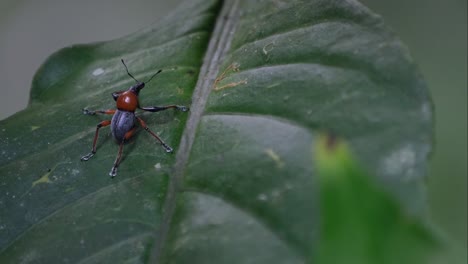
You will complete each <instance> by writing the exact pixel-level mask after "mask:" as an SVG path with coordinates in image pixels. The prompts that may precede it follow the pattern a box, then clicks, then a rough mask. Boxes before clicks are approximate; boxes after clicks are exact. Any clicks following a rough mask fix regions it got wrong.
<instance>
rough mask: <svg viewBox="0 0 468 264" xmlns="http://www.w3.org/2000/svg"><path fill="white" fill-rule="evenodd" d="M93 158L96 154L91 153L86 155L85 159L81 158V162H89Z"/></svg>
mask: <svg viewBox="0 0 468 264" xmlns="http://www.w3.org/2000/svg"><path fill="white" fill-rule="evenodd" d="M92 156H94V153H92V152H91V153H89V154H87V155H84V156H83V157H81V161H88V160H89V159H90V158H91V157H92Z"/></svg>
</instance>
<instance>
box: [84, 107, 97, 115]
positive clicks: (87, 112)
mask: <svg viewBox="0 0 468 264" xmlns="http://www.w3.org/2000/svg"><path fill="white" fill-rule="evenodd" d="M81 111H82V112H83V114H85V115H95V114H96V111H89V110H88V109H86V108H83V109H81Z"/></svg>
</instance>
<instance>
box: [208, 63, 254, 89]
mask: <svg viewBox="0 0 468 264" xmlns="http://www.w3.org/2000/svg"><path fill="white" fill-rule="evenodd" d="M239 66H240V64H239V63H237V62H233V63H231V64H230V65H229V66H228V67H227V68H226V69H225V70H224V71H223V73H221V75H220V76H219V77H218V78H216V80H215V81H214V84H213V90H215V91H220V90H223V89H226V88H232V87H235V86H238V85H241V84H247V79H245V80H242V81H238V82H232V83H228V84H225V85H223V86H220V87H218V83H219V82H220V81H222V80H224V79H225V78H226V74H227V73H228V72H230V71H231V72H238V71H239Z"/></svg>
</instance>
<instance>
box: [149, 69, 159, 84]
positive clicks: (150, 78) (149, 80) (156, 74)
mask: <svg viewBox="0 0 468 264" xmlns="http://www.w3.org/2000/svg"><path fill="white" fill-rule="evenodd" d="M160 72H162V70H159V71H158V72H156V73H155V74H153V76H151V78H149V79H148V80H147V81H146V83H149V82H150V81H151V79H153V77H154V76H156V75H158V74H159V73H160Z"/></svg>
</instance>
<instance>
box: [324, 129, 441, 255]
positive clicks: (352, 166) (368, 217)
mask: <svg viewBox="0 0 468 264" xmlns="http://www.w3.org/2000/svg"><path fill="white" fill-rule="evenodd" d="M316 157H317V158H316V161H317V171H318V175H319V181H320V208H321V210H320V213H321V218H320V222H321V223H322V225H321V228H320V231H321V235H320V240H319V243H318V256H317V262H315V263H320V264H326V263H349V264H353V263H356V264H372V263H381V264H397V263H398V264H404V263H408V264H413V263H429V260H430V259H432V258H433V257H434V256H437V254H441V249H442V244H441V242H440V241H438V239H437V238H436V237H435V236H434V235H433V233H432V231H431V230H430V229H429V228H428V226H426V225H424V224H423V223H422V222H421V221H420V220H418V219H415V218H411V217H408V216H407V214H405V213H404V212H403V210H402V209H401V207H400V206H399V205H398V203H397V202H396V201H395V200H394V199H393V198H392V197H390V196H389V195H388V194H387V193H386V192H385V191H384V190H383V189H382V188H380V187H378V186H377V185H376V184H375V182H373V181H372V180H371V178H370V177H369V176H368V175H366V173H365V172H364V171H363V170H362V169H361V168H360V167H359V166H358V165H357V164H356V162H355V161H354V160H353V158H352V157H351V154H350V152H349V150H348V148H347V146H346V144H345V143H344V142H343V141H342V140H339V139H336V138H333V137H331V136H324V137H323V138H322V139H321V142H320V144H318V147H316Z"/></svg>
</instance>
